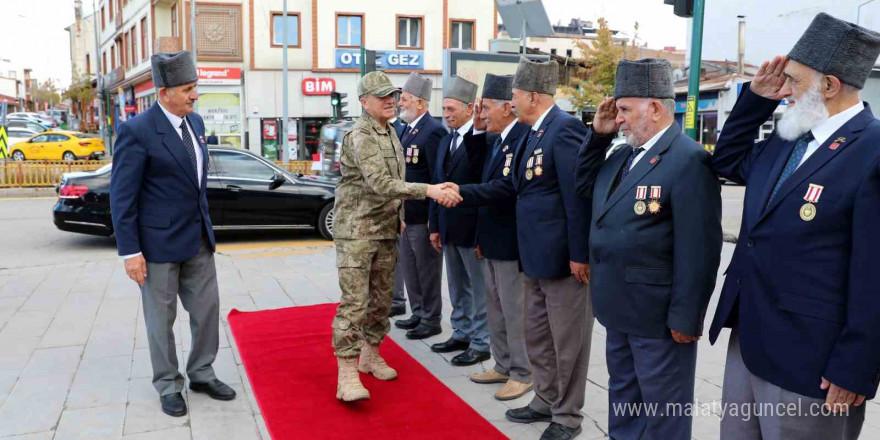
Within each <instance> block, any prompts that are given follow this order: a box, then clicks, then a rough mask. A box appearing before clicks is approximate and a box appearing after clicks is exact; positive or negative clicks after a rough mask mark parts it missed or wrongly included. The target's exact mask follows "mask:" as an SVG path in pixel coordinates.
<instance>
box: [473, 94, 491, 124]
mask: <svg viewBox="0 0 880 440" xmlns="http://www.w3.org/2000/svg"><path fill="white" fill-rule="evenodd" d="M482 113H483V99H482V98H479V99H477V101H476V102H475V103H474V130H478V131H486V128H487V127H488V125H489V124H486V120H485V119H483V117H482Z"/></svg>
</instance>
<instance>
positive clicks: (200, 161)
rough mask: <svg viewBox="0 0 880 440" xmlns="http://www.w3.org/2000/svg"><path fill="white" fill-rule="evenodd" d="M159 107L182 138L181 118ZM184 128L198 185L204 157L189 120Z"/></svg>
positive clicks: (125, 257)
mask: <svg viewBox="0 0 880 440" xmlns="http://www.w3.org/2000/svg"><path fill="white" fill-rule="evenodd" d="M159 108H161V109H162V113H165V117H167V118H168V122H170V123H171V126H172V127H174V131H176V132H177V136H179V137H180V140H181V141H182V140H183V131H182V130H181V129H180V123H181V122H183V120H184V119H183V118H181V117H180V116H177V115H175V114H173V113H171V112H169V111H168V110H165V107H162V104H161V103H160V104H159ZM186 129H187V130H189V136H190V138H191V139H192V144H193V148H194V149H195V150H196V174H197V175H198V179H199V180H198V181H199V186H201V184H202V164H203V163H204V160H205V159H204V158H203V157H202V148H201V146H200V144H199V140H198V139H197V138H196V132H195V131H194V130H193V128H192V124H190V123H189V121H186ZM138 255H141V252H138V253H136V254H131V255H123V256H122V259H124V260H127V259H129V258H133V257H137V256H138Z"/></svg>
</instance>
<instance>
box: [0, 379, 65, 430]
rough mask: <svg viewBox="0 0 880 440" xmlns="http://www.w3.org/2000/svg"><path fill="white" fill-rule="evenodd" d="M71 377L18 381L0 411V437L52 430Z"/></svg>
mask: <svg viewBox="0 0 880 440" xmlns="http://www.w3.org/2000/svg"><path fill="white" fill-rule="evenodd" d="M72 380H73V374H62V375H56V376H38V377H22V378H20V379H19V381H18V383H17V384H16V385H15V388H13V389H12V393H10V394H9V396H8V397H7V398H6V400H5V401H4V402H3V407H2V408H0V437H3V436H11V435H20V434H29V433H35V432H42V431H50V430H52V429H53V428H55V425H56V423H57V422H58V418H59V417H60V416H61V411H62V410H63V409H64V400H65V399H66V397H67V392H68V390H69V389H70V383H71V381H72Z"/></svg>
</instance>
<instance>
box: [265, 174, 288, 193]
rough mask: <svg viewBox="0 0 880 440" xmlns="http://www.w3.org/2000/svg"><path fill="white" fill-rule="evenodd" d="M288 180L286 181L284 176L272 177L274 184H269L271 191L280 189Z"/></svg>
mask: <svg viewBox="0 0 880 440" xmlns="http://www.w3.org/2000/svg"><path fill="white" fill-rule="evenodd" d="M286 180H287V179H285V178H284V176H283V175H281V174H278V173H275V175H274V176H272V183H270V184H269V190H273V189H278V187H280V186H281V185H284V182H285V181H286Z"/></svg>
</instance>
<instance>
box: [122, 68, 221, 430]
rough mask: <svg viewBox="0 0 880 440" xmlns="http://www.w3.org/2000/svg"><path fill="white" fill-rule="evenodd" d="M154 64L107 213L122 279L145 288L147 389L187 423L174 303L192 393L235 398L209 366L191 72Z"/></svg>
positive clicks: (202, 201) (201, 190)
mask: <svg viewBox="0 0 880 440" xmlns="http://www.w3.org/2000/svg"><path fill="white" fill-rule="evenodd" d="M151 62H152V69H153V82H154V83H155V85H156V88H157V89H158V95H159V100H158V102H157V103H156V104H153V106H152V107H150V109H149V110H147V111H146V112H144V113H142V114H140V115H138V116H137V117H135V118H134V119H131V120H130V121H127V122H125V123H124V124H122V126H121V127H120V130H119V138H118V139H117V141H116V152H115V154H114V155H113V174H112V175H111V178H110V209H111V211H113V229H114V231H115V232H116V245H117V248H118V250H119V255H120V256H122V257H124V258H125V272H126V274H127V275H128V276H129V277H130V278H131V279H132V280H134V281H135V282H137V284H138V285H139V286H140V288H141V295H142V298H143V307H144V322H145V323H146V326H147V338H148V341H149V345H150V360H151V361H152V365H153V386H154V387H155V388H156V391H158V392H159V395H160V396H161V399H160V401H161V403H162V411H164V412H165V413H166V414H168V415H171V416H175V417H180V416H183V415H185V414H186V403H185V401H184V400H183V396H182V395H181V391H182V390H183V384H184V379H183V376H182V375H181V374H180V372H179V371H178V370H177V356H176V354H175V353H176V351H177V349H176V346H175V343H174V331H173V329H172V327H173V325H174V320H175V318H176V316H177V297H178V296H180V301H181V302H182V303H183V307H184V308H185V309H186V311H187V312H189V317H190V321H189V322H190V329H191V331H192V347H191V350H190V355H189V359H188V360H187V363H186V375H187V376H188V377H189V380H190V384H189V388H190V389H191V390H193V391H197V392H205V393H207V394H208V395H209V396H211V397H212V398H214V399H218V400H232V399H234V398H235V391H234V390H233V389H232V388H230V387H229V386H227V385H226V384H224V383H223V382H220V381H219V380H218V379H217V377H216V376H215V375H214V369H213V368H212V366H211V364H212V363H213V362H214V359H215V358H216V356H217V347H218V341H219V325H220V322H219V298H218V288H217V271H216V268H215V266H214V232H213V230H212V226H211V218H210V217H209V216H208V199H207V196H206V193H205V188H206V187H207V183H208V180H207V169H208V149H207V146H206V145H205V141H204V136H205V125H204V123H203V122H202V118H201V116H199V115H198V114H196V113H193V103H194V102H195V101H196V100H197V99H198V93H197V92H196V89H195V87H196V82H197V81H198V75H197V73H196V66H195V63H194V62H193V60H192V56H191V55H190V53H189V52H187V51H183V52H178V53H174V54H166V53H158V54H155V55H153V56H152V58H151Z"/></svg>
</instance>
